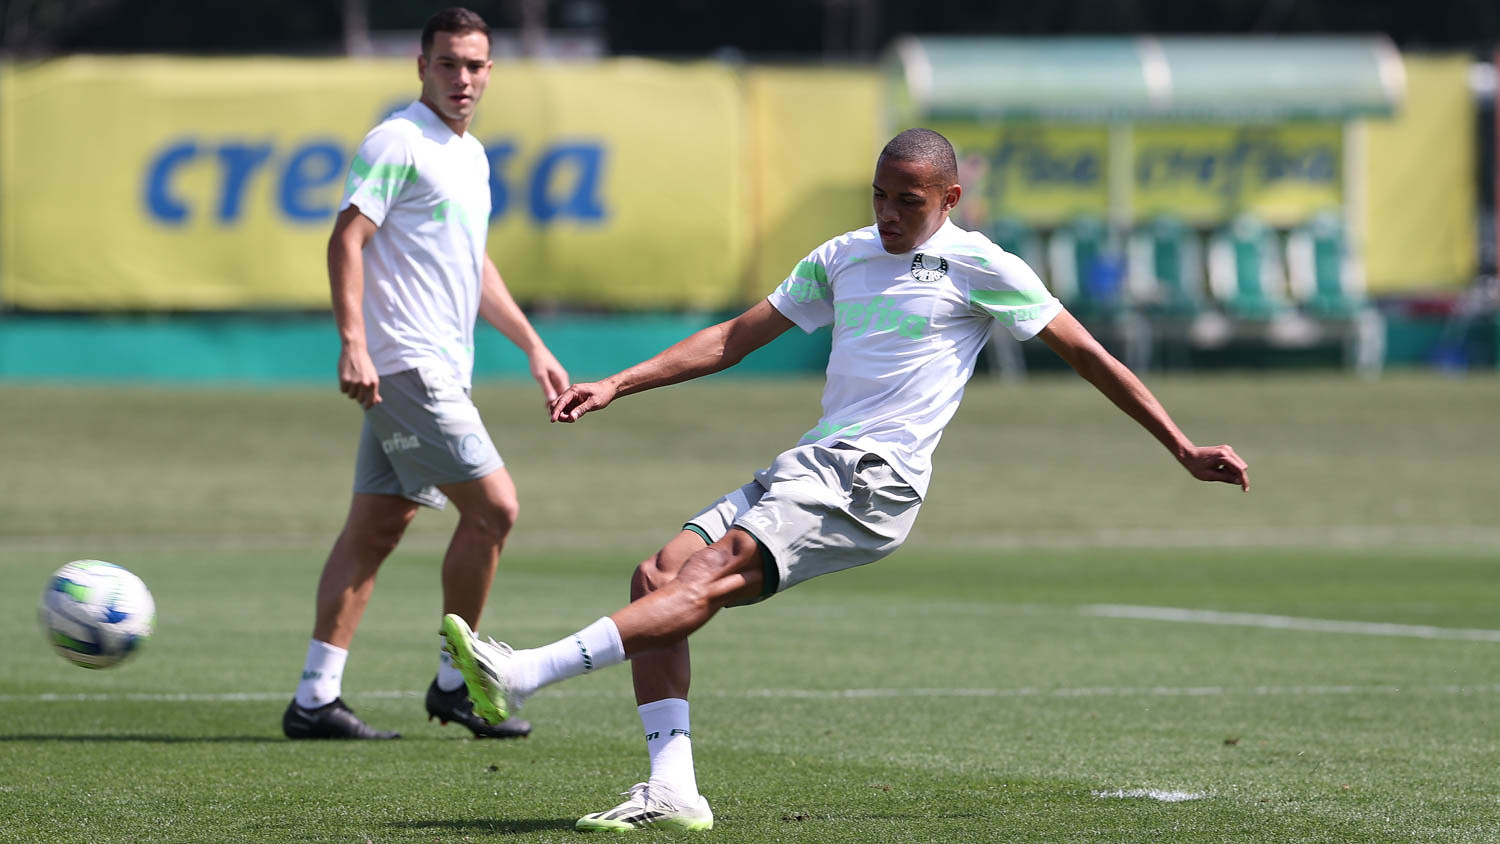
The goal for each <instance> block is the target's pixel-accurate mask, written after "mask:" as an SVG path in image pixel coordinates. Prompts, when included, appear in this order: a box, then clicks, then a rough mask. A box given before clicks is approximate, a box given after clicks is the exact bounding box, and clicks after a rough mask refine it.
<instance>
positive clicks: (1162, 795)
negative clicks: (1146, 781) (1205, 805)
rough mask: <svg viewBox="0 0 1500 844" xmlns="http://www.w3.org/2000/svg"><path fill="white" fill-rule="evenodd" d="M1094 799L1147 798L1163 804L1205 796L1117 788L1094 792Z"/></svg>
mask: <svg viewBox="0 0 1500 844" xmlns="http://www.w3.org/2000/svg"><path fill="white" fill-rule="evenodd" d="M1094 796H1095V797H1120V798H1126V799H1129V798H1139V797H1148V798H1150V799H1152V800H1160V801H1161V802H1163V803H1182V802H1184V801H1187V800H1202V799H1203V798H1205V797H1207V796H1208V795H1207V794H1198V793H1197V792H1193V791H1163V790H1161V789H1159V788H1128V789H1127V788H1117V789H1115V790H1114V791H1096V792H1094Z"/></svg>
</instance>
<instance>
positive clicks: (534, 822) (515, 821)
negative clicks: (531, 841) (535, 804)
mask: <svg viewBox="0 0 1500 844" xmlns="http://www.w3.org/2000/svg"><path fill="white" fill-rule="evenodd" d="M577 822H578V820H577V819H576V818H507V819H505V820H495V819H491V818H474V819H472V820H462V821H440V820H431V821H392V822H391V823H389V824H386V826H389V827H391V828H392V829H410V830H415V831H419V832H420V831H428V830H430V831H432V832H487V833H491V834H499V835H505V834H510V835H520V834H523V833H527V832H541V831H543V830H548V829H573V825H574V824H575V823H577Z"/></svg>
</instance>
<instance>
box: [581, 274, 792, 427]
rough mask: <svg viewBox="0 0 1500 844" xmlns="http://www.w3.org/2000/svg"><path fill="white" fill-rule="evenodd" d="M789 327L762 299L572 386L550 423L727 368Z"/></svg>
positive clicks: (774, 309)
mask: <svg viewBox="0 0 1500 844" xmlns="http://www.w3.org/2000/svg"><path fill="white" fill-rule="evenodd" d="M791 327H792V321H791V320H790V319H787V318H786V317H785V316H783V315H782V313H781V312H780V311H778V310H776V308H774V307H772V305H771V303H770V302H768V301H765V300H761V301H760V302H758V303H757V304H755V305H754V306H752V307H751V308H750V309H749V310H747V311H745V312H744V313H742V314H740V315H739V316H737V317H735V318H734V319H731V320H728V321H726V322H721V323H719V324H718V325H711V326H709V327H708V328H705V329H703V330H702V331H699V332H697V333H695V334H693V335H691V336H689V337H687V338H686V339H684V340H681V341H679V342H677V343H675V344H674V345H672V346H671V347H670V348H668V349H666V350H665V351H663V352H661V353H660V354H658V355H656V356H655V357H652V358H651V359H649V360H645V361H642V362H641V363H638V364H636V365H635V366H632V367H630V368H629V369H626V370H622V371H620V372H617V373H615V374H614V375H611V376H609V377H608V378H605V379H604V380H602V381H596V382H592V383H588V384H574V385H573V386H571V387H569V388H568V389H566V390H564V391H563V394H562V395H560V396H558V397H557V400H556V401H554V402H552V421H553V422H577V421H578V420H579V419H581V418H582V417H583V415H584V414H585V413H589V412H591V411H595V410H603V409H604V408H606V407H608V406H609V404H610V402H612V401H614V400H615V399H616V398H618V397H620V396H628V395H630V394H631V393H639V392H643V391H645V390H650V389H654V388H656V387H665V386H666V385H668V384H677V383H680V382H683V381H690V380H692V379H694V378H698V377H700V376H703V375H711V374H713V373H715V372H719V371H720V370H724V369H728V368H729V367H731V366H734V365H735V364H737V363H739V362H740V361H741V360H744V358H745V355H748V354H750V353H751V352H753V351H755V350H756V349H759V348H760V347H761V346H764V345H765V344H767V343H769V342H771V341H772V340H774V339H776V338H777V337H779V336H781V334H782V332H784V331H786V330H787V329H788V328H791Z"/></svg>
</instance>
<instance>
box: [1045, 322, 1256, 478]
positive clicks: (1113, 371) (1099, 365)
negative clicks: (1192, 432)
mask: <svg viewBox="0 0 1500 844" xmlns="http://www.w3.org/2000/svg"><path fill="white" fill-rule="evenodd" d="M1037 336H1039V337H1041V338H1042V341H1043V342H1045V343H1046V344H1047V345H1048V346H1049V347H1051V349H1052V351H1054V352H1057V354H1058V356H1059V357H1061V358H1062V359H1063V360H1065V361H1067V362H1068V365H1069V366H1071V367H1073V369H1074V370H1075V371H1077V372H1078V374H1079V375H1081V376H1083V378H1084V379H1085V380H1087V381H1088V382H1089V383H1090V384H1093V385H1094V386H1095V387H1096V388H1098V390H1099V392H1101V393H1103V394H1104V395H1106V396H1108V397H1109V400H1110V401H1112V402H1114V403H1115V405H1116V406H1118V407H1119V408H1120V409H1121V410H1123V411H1125V413H1126V414H1128V415H1129V416H1130V418H1132V419H1134V420H1135V421H1137V422H1139V423H1140V424H1141V427H1143V428H1145V429H1146V430H1147V431H1149V432H1151V435H1152V436H1154V437H1156V439H1157V440H1158V441H1160V442H1161V444H1162V445H1164V446H1166V447H1167V450H1168V451H1170V452H1172V454H1173V456H1175V457H1176V458H1177V462H1178V463H1181V464H1182V467H1183V468H1184V469H1187V470H1188V472H1189V473H1190V474H1191V475H1192V476H1193V477H1195V478H1197V479H1198V480H1200V481H1218V482H1220V483H1226V484H1235V485H1237V486H1239V487H1240V488H1241V489H1243V490H1244V491H1246V492H1249V491H1250V469H1249V466H1248V465H1247V464H1246V463H1245V461H1244V460H1243V459H1241V458H1240V456H1239V455H1238V454H1235V453H1234V449H1233V448H1230V447H1229V446H1227V445H1213V446H1197V445H1193V442H1192V440H1189V439H1188V438H1187V436H1186V435H1184V434H1183V433H1182V431H1181V430H1179V429H1178V427H1177V425H1176V424H1175V423H1174V422H1173V421H1172V417H1171V416H1169V415H1167V411H1166V409H1165V408H1163V407H1162V406H1161V403H1160V402H1158V401H1157V400H1156V396H1154V395H1152V394H1151V391H1150V390H1148V389H1146V385H1145V384H1142V383H1141V379H1139V378H1137V377H1135V374H1134V373H1133V372H1131V371H1130V370H1129V369H1128V368H1126V366H1125V364H1123V363H1120V362H1119V361H1118V360H1116V359H1115V357H1114V355H1111V354H1110V353H1109V352H1108V351H1107V350H1105V348H1104V347H1103V346H1101V345H1099V341H1098V340H1095V339H1094V336H1093V335H1092V334H1090V333H1089V332H1088V329H1086V328H1084V327H1083V326H1082V325H1080V324H1079V322H1078V320H1077V319H1075V318H1074V317H1073V315H1072V314H1070V313H1068V312H1067V311H1063V312H1062V313H1060V314H1058V315H1057V316H1056V317H1054V318H1053V320H1052V322H1050V323H1048V324H1047V327H1046V328H1044V329H1042V331H1041V333H1040V334H1039V335H1037Z"/></svg>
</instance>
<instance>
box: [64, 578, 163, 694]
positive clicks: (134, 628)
mask: <svg viewBox="0 0 1500 844" xmlns="http://www.w3.org/2000/svg"><path fill="white" fill-rule="evenodd" d="M37 620H38V621H40V622H41V624H42V633H43V635H45V636H46V637H47V641H48V642H49V643H51V645H52V647H53V649H55V650H56V651H57V652H58V653H59V654H60V655H61V656H62V657H63V659H66V660H67V661H69V662H71V663H73V664H74V665H81V666H83V667H84V668H109V667H111V666H114V665H119V664H120V663H121V662H124V661H125V658H126V657H128V656H130V655H131V654H133V653H135V652H136V651H137V650H139V649H140V646H141V645H142V644H143V643H144V642H145V641H146V639H148V638H150V636H151V629H152V628H153V627H154V626H155V624H156V602H155V601H153V600H151V592H150V591H149V590H147V589H146V584H145V583H142V582H141V579H140V578H139V577H136V576H135V575H133V574H131V573H130V572H129V571H126V570H125V569H124V568H122V567H120V566H117V565H115V564H114V563H106V562H102V561H100V560H74V561H73V562H71V563H68V564H67V565H65V566H63V567H62V568H60V569H58V570H57V572H56V573H55V574H53V575H52V580H51V581H49V582H48V583H47V588H46V589H44V590H42V604H41V606H40V607H39V608H38V609H37Z"/></svg>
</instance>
